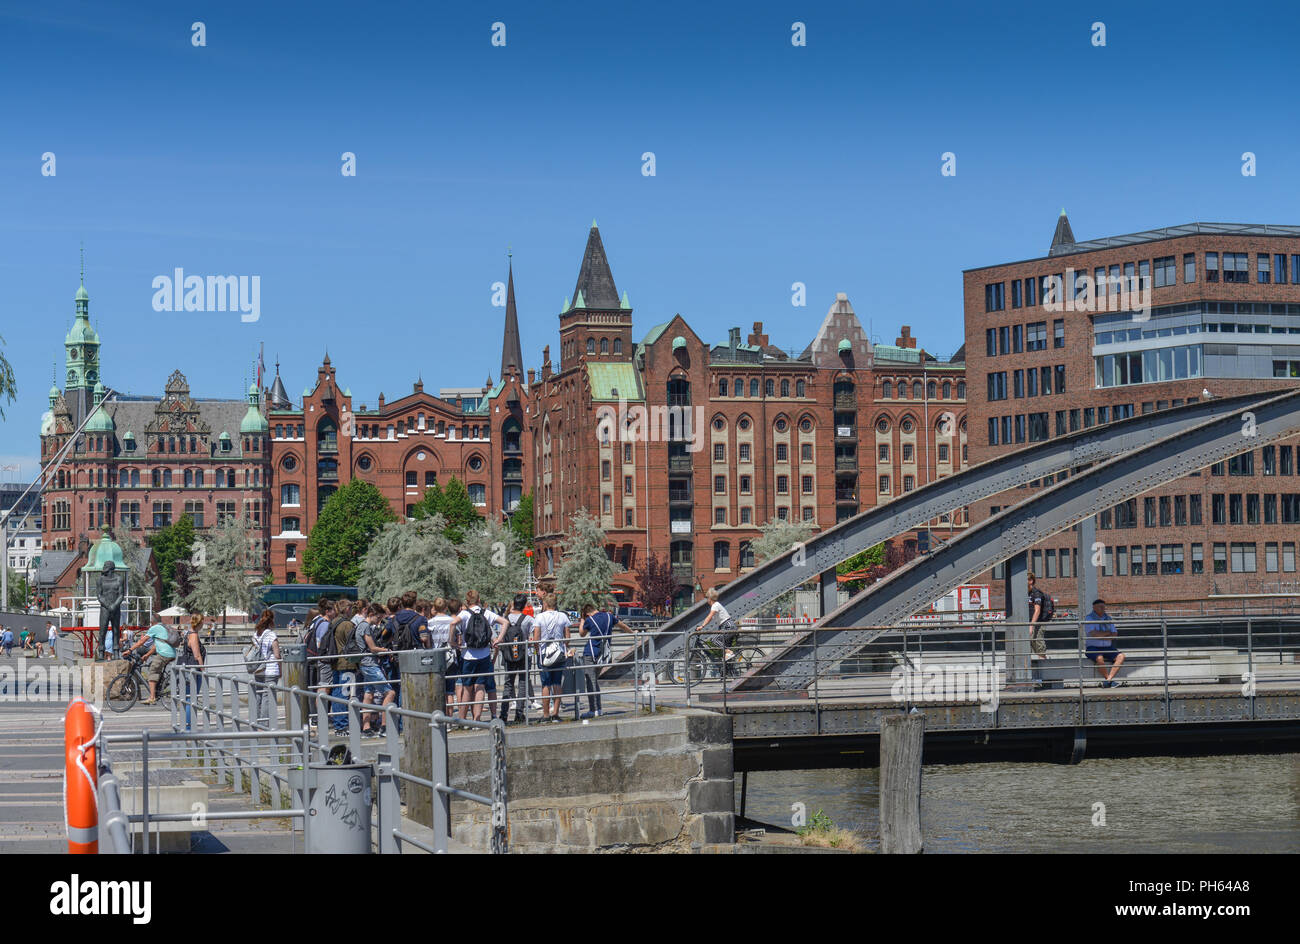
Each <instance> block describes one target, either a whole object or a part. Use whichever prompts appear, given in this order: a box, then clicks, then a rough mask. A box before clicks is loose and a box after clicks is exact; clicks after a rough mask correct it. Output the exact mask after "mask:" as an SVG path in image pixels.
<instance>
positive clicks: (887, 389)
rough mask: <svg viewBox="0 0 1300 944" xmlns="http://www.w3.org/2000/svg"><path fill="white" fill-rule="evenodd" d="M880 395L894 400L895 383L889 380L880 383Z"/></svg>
mask: <svg viewBox="0 0 1300 944" xmlns="http://www.w3.org/2000/svg"><path fill="white" fill-rule="evenodd" d="M880 396H881V398H882V399H885V400H892V399H893V398H894V385H893V384H892V383H890V382H889V381H888V380H886V381H885V382H884V383H882V384H881V385H880Z"/></svg>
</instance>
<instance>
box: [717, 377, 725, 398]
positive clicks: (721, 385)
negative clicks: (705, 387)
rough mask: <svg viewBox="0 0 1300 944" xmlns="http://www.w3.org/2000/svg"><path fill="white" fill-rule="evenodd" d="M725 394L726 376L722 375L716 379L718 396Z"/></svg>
mask: <svg viewBox="0 0 1300 944" xmlns="http://www.w3.org/2000/svg"><path fill="white" fill-rule="evenodd" d="M726 395H727V378H726V377H722V378H720V379H719V380H718V396H720V397H725V396H726Z"/></svg>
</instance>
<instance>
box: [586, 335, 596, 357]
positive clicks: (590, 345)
mask: <svg viewBox="0 0 1300 944" xmlns="http://www.w3.org/2000/svg"><path fill="white" fill-rule="evenodd" d="M587 353H588V354H595V353H596V339H595V338H587Z"/></svg>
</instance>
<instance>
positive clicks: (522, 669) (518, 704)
mask: <svg viewBox="0 0 1300 944" xmlns="http://www.w3.org/2000/svg"><path fill="white" fill-rule="evenodd" d="M527 606H528V597H526V596H525V595H524V594H522V593H519V594H516V595H515V598H514V600H513V601H512V602H511V604H510V612H509V613H507V614H506V622H507V623H508V624H509V625H508V626H506V631H505V635H504V636H502V639H501V648H500V650H499V651H500V652H501V664H502V667H503V668H504V669H505V673H506V680H505V691H504V693H503V695H502V698H501V715H500V717H501V720H502V721H506V722H509V720H510V719H509V715H510V706H511V704H513V705H514V707H515V722H516V723H519V722H522V721H524V720H525V718H524V703H525V702H527V701H528V699H529V698H531V697H532V695H533V692H532V685H531V684H529V682H530V681H531V680H530V679H529V677H528V640H529V639H531V638H532V635H533V618H532V617H531V616H529V615H528V614H527V613H525V612H524V609H525V607H527ZM525 695H526V696H527V697H525Z"/></svg>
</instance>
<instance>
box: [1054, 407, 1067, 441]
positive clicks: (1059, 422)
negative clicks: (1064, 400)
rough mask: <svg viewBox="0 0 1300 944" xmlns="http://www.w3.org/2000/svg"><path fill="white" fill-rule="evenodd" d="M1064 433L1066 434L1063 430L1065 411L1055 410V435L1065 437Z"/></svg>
mask: <svg viewBox="0 0 1300 944" xmlns="http://www.w3.org/2000/svg"><path fill="white" fill-rule="evenodd" d="M1065 432H1066V429H1065V411H1064V410H1057V411H1056V435H1058V436H1064V435H1065Z"/></svg>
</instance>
